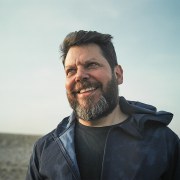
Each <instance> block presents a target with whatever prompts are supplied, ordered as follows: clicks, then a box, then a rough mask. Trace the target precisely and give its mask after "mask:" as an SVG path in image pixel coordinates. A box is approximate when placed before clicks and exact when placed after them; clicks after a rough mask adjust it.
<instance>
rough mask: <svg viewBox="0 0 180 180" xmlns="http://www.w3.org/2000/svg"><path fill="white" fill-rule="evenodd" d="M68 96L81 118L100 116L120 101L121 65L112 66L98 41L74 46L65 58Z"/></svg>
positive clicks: (93, 118) (94, 118)
mask: <svg viewBox="0 0 180 180" xmlns="http://www.w3.org/2000/svg"><path fill="white" fill-rule="evenodd" d="M65 72H66V91H67V98H68V100H69V103H70V105H71V107H72V108H73V110H74V111H75V113H76V115H77V116H78V118H80V119H83V120H97V119H99V118H101V117H103V116H105V115H107V114H109V113H110V112H112V110H113V109H114V108H115V107H116V105H117V103H118V84H121V83H122V69H121V68H120V67H119V66H117V67H115V69H114V70H113V72H112V70H111V68H110V65H109V63H108V62H107V60H106V59H105V58H104V57H103V55H102V52H101V49H100V48H99V46H97V45H96V44H88V45H84V46H74V47H71V48H70V49H69V51H68V54H67V56H66V59H65Z"/></svg>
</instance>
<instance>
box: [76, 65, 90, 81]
mask: <svg viewBox="0 0 180 180" xmlns="http://www.w3.org/2000/svg"><path fill="white" fill-rule="evenodd" d="M88 78H89V74H88V72H87V71H86V70H85V69H83V68H80V69H78V70H77V72H76V77H75V80H76V82H79V81H82V80H87V79H88Z"/></svg>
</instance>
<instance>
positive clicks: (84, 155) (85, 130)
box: [75, 122, 112, 180]
mask: <svg viewBox="0 0 180 180" xmlns="http://www.w3.org/2000/svg"><path fill="white" fill-rule="evenodd" d="M111 127H112V126H106V127H88V126H84V125H82V124H80V123H79V122H77V124H76V128H75V150H76V156H77V162H78V166H79V170H80V174H81V179H82V180H99V179H100V177H101V169H102V162H103V155H104V146H105V141H106V137H107V134H108V131H109V129H110V128H111Z"/></svg>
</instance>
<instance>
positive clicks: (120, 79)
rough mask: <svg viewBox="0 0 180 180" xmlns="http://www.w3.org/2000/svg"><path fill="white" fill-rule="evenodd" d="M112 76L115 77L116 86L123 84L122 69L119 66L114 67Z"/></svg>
mask: <svg viewBox="0 0 180 180" xmlns="http://www.w3.org/2000/svg"><path fill="white" fill-rule="evenodd" d="M114 75H115V77H116V80H117V83H118V85H119V84H122V83H123V69H122V67H121V66H120V65H117V66H115V68H114Z"/></svg>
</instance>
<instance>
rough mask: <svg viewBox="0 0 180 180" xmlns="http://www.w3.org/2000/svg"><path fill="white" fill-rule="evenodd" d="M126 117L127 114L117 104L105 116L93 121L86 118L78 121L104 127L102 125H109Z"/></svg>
mask: <svg viewBox="0 0 180 180" xmlns="http://www.w3.org/2000/svg"><path fill="white" fill-rule="evenodd" d="M127 117H128V116H127V115H126V114H124V113H123V112H122V111H121V109H120V107H119V104H118V105H117V106H116V107H115V109H114V110H113V111H112V112H111V113H110V114H109V115H107V116H106V117H103V118H101V119H97V120H95V121H87V120H83V119H79V122H80V123H81V124H83V125H85V126H92V127H104V126H111V125H115V124H119V123H121V122H123V121H125V120H126V119H127Z"/></svg>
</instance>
